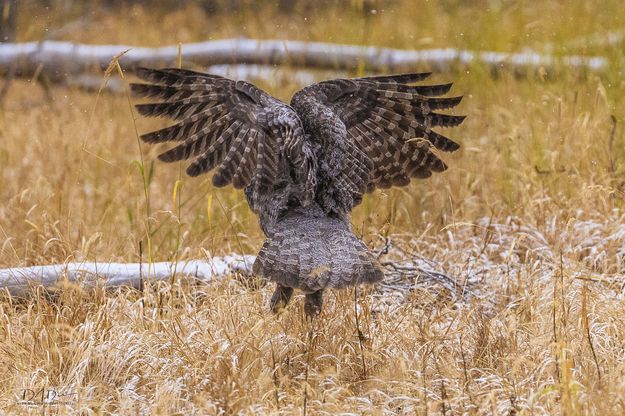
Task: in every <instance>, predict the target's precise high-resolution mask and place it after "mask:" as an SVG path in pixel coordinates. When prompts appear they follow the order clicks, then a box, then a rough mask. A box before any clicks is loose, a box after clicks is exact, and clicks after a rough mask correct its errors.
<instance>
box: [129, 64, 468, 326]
mask: <svg viewBox="0 0 625 416" xmlns="http://www.w3.org/2000/svg"><path fill="white" fill-rule="evenodd" d="M136 74H137V76H138V77H139V78H140V79H142V80H143V81H144V82H143V83H135V84H131V90H132V92H133V93H134V94H135V96H138V97H142V98H146V99H148V101H150V100H151V102H149V103H144V104H138V105H137V106H136V108H137V111H138V112H139V113H140V114H142V115H143V116H146V117H168V118H169V119H171V120H174V121H175V124H172V125H171V126H169V127H166V128H163V129H160V130H157V131H153V132H150V133H146V134H143V135H142V136H141V139H142V140H143V141H144V142H147V143H164V142H172V143H174V144H175V146H173V147H172V148H170V149H169V150H167V151H165V152H164V153H162V154H160V155H159V156H158V158H159V159H160V160H162V161H164V162H175V161H180V160H184V159H190V160H191V162H190V164H189V165H188V168H187V170H186V172H187V174H188V175H190V176H198V175H202V174H204V173H208V172H212V183H213V185H214V186H216V187H223V186H226V185H229V184H232V186H234V187H235V188H237V189H243V190H244V193H245V197H246V199H247V203H248V205H249V207H250V209H251V210H252V211H253V212H254V213H256V214H257V215H258V218H259V222H260V226H261V228H262V230H263V232H264V234H265V236H266V240H265V242H264V244H263V246H262V248H261V250H260V253H259V254H258V256H257V259H256V261H255V263H254V266H253V271H254V273H255V274H258V275H260V276H263V277H265V278H266V279H268V280H270V281H273V282H275V283H276V289H275V292H274V293H273V296H272V298H271V302H270V308H271V310H272V311H274V312H277V311H279V310H281V309H282V308H284V307H285V306H286V305H287V304H288V303H289V300H290V299H291V297H292V295H293V292H294V289H298V290H301V291H303V292H304V294H305V301H304V311H305V313H306V315H307V316H309V317H314V316H315V315H317V314H318V313H319V312H320V311H321V309H322V304H323V292H324V290H326V289H328V288H335V289H340V288H345V287H348V286H353V285H357V284H367V283H368V284H371V283H375V282H378V281H380V280H381V279H382V278H383V272H382V270H381V268H380V266H379V264H377V260H376V259H375V258H374V256H373V255H372V253H371V252H370V251H369V250H368V248H367V246H366V245H365V244H364V243H363V242H362V241H361V240H360V239H359V238H358V237H357V236H356V235H355V234H354V233H353V232H352V229H351V226H350V214H351V211H352V209H353V208H354V207H355V206H357V205H358V204H359V203H360V202H361V201H362V197H363V195H364V194H365V193H367V192H371V191H373V190H374V189H377V188H389V187H392V186H405V185H408V184H409V183H410V181H411V179H413V178H427V177H429V176H431V175H432V173H433V172H442V171H444V170H445V169H447V166H446V165H445V163H444V162H443V161H442V160H441V159H440V158H439V156H438V154H437V150H439V151H443V152H451V151H454V150H456V149H458V148H459V145H458V144H457V143H456V142H454V141H452V140H451V139H449V138H447V137H445V136H444V135H442V134H440V133H438V132H435V131H433V130H432V128H434V127H449V126H457V125H459V124H460V123H462V121H463V120H464V116H457V115H449V114H442V113H440V112H439V111H440V110H446V109H450V108H452V107H455V106H456V105H457V104H458V103H459V102H460V100H461V99H462V97H445V95H446V94H447V93H448V92H449V90H450V88H451V84H442V85H415V84H417V83H418V82H420V81H423V80H424V79H425V78H427V77H428V76H429V75H430V73H411V74H401V75H382V76H370V77H362V78H352V79H333V80H328V81H322V82H319V83H316V84H313V85H310V86H307V87H305V88H303V89H301V90H300V91H298V92H296V93H295V94H294V95H293V97H292V99H291V103H290V105H287V104H286V103H284V102H282V101H280V100H278V99H276V98H274V97H272V96H271V95H269V94H267V93H266V92H264V91H262V90H261V89H259V88H257V87H256V86H254V85H252V84H250V83H248V82H245V81H235V80H231V79H228V78H224V77H221V76H217V75H210V74H206V73H201V72H194V71H190V70H185V69H146V68H138V69H137V71H136Z"/></svg>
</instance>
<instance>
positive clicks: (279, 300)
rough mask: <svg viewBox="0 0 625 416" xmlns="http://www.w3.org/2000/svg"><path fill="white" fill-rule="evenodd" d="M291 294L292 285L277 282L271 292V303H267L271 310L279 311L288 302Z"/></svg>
mask: <svg viewBox="0 0 625 416" xmlns="http://www.w3.org/2000/svg"><path fill="white" fill-rule="evenodd" d="M291 296H293V288H292V287H286V286H282V285H280V284H278V285H277V286H276V290H275V291H274V292H273V296H271V303H270V304H269V307H270V308H271V312H273V313H278V312H280V311H281V310H282V309H283V308H285V307H286V305H287V304H288V303H289V301H290V300H291Z"/></svg>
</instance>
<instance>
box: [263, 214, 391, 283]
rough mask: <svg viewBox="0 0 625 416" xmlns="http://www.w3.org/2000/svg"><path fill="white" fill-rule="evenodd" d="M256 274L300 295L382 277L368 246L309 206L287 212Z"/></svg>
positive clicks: (344, 226) (266, 246)
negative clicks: (298, 291) (293, 289)
mask: <svg viewBox="0 0 625 416" xmlns="http://www.w3.org/2000/svg"><path fill="white" fill-rule="evenodd" d="M253 270H254V273H255V274H258V275H261V276H269V277H270V278H271V280H273V281H275V282H276V283H278V284H279V285H282V286H286V287H293V288H298V289H300V290H302V291H303V292H304V293H313V292H316V291H318V290H323V289H327V288H334V289H341V288H344V287H347V286H353V285H355V284H357V283H375V282H378V281H380V280H382V278H383V274H382V271H381V270H380V268H379V265H378V264H377V260H376V259H375V258H374V257H373V256H372V255H371V254H370V252H369V250H368V249H367V246H366V245H365V244H364V243H363V242H362V241H361V240H359V239H358V238H357V237H356V236H355V235H354V233H352V231H351V230H350V228H349V223H348V222H346V221H343V220H341V219H340V218H333V217H328V216H327V215H326V214H325V212H324V211H323V210H322V209H321V207H320V206H319V205H317V204H316V203H313V204H311V205H309V206H307V207H305V208H303V207H298V208H295V209H293V210H290V211H289V212H288V213H286V214H285V215H284V216H283V217H282V218H281V219H280V221H279V222H278V224H277V226H276V231H275V233H274V235H273V237H272V238H269V239H267V241H265V244H264V245H263V247H262V248H261V250H260V253H259V254H258V256H257V258H256V262H255V263H254V268H253Z"/></svg>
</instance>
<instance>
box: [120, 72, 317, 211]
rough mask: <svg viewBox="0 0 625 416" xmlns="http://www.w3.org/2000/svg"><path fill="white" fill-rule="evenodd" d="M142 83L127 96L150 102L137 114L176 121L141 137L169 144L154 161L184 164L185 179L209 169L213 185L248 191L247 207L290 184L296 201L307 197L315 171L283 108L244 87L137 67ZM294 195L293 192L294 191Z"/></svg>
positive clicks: (294, 121)
mask: <svg viewBox="0 0 625 416" xmlns="http://www.w3.org/2000/svg"><path fill="white" fill-rule="evenodd" d="M136 74H137V75H138V77H139V78H141V79H142V80H143V81H145V83H142V84H131V88H132V92H133V93H134V95H136V96H139V97H145V98H149V99H152V100H155V101H156V102H149V103H146V104H138V105H137V106H136V108H137V110H138V111H139V113H140V114H142V115H144V116H147V117H167V118H170V119H172V120H175V121H177V123H176V124H173V125H171V126H169V127H166V128H163V129H160V130H157V131H154V132H151V133H146V134H143V135H142V136H141V139H142V140H143V141H145V142H147V143H165V142H173V143H176V144H177V145H176V146H175V147H173V148H171V149H169V150H167V151H166V152H164V153H162V154H160V155H159V156H158V157H159V159H160V160H162V161H165V162H173V161H179V160H184V159H192V162H191V164H190V165H189V167H188V168H187V173H188V174H189V175H190V176H198V175H200V174H203V173H206V172H209V171H212V170H214V174H213V184H214V185H215V186H218V187H222V186H225V185H228V184H232V185H233V186H234V187H235V188H244V187H247V186H250V185H251V187H250V190H251V193H250V195H251V200H250V197H248V202H250V203H251V205H252V206H251V208H252V209H255V206H256V205H257V203H258V201H259V200H260V198H261V197H262V195H263V194H266V193H267V190H270V189H272V188H273V187H280V186H284V182H285V181H292V182H294V184H295V185H297V188H296V189H297V190H298V191H297V195H295V197H297V198H298V199H300V200H301V201H302V202H307V201H309V200H311V199H312V198H313V196H314V181H315V166H314V160H313V159H312V158H313V155H312V151H311V150H310V149H309V148H308V144H307V143H306V141H305V136H304V132H303V129H302V126H301V122H300V120H299V117H298V116H297V114H296V113H295V111H293V109H292V108H290V107H289V106H288V105H286V104H285V103H283V102H282V101H280V100H278V99H276V98H274V97H272V96H270V95H269V94H267V93H266V92H264V91H262V90H261V89H259V88H257V87H256V86H254V85H252V84H250V83H248V82H245V81H234V80H231V79H228V78H224V77H220V76H216V75H210V74H205V73H200V72H194V71H189V70H184V69H171V68H168V69H146V68H138V69H137V71H136ZM294 189H295V188H294Z"/></svg>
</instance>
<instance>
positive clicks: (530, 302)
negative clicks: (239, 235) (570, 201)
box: [0, 212, 625, 414]
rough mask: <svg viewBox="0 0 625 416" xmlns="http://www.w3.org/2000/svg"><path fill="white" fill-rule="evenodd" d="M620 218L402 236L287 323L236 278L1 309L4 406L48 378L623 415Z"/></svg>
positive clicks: (211, 395) (261, 292)
mask: <svg viewBox="0 0 625 416" xmlns="http://www.w3.org/2000/svg"><path fill="white" fill-rule="evenodd" d="M622 223H623V222H622V216H621V215H620V214H619V213H618V212H614V213H613V217H611V218H605V219H603V220H600V219H598V218H593V217H592V216H589V215H587V216H585V217H582V216H580V218H575V219H571V218H568V219H567V220H566V221H565V220H563V218H558V217H555V218H550V219H548V220H546V221H544V222H543V223H541V224H538V225H537V224H532V223H530V222H528V221H526V220H524V219H522V218H519V217H507V218H503V219H501V220H499V221H497V220H496V219H491V218H484V219H482V220H479V221H477V222H475V223H474V224H471V225H467V224H463V225H458V226H457V227H451V228H449V232H448V233H439V234H436V235H434V236H431V237H423V238H422V239H420V240H414V239H407V238H405V237H403V236H396V237H394V238H393V237H392V238H391V240H392V245H391V248H390V250H389V252H388V254H387V255H385V256H384V257H383V258H382V259H383V262H387V264H390V263H389V262H392V264H393V265H394V266H389V267H391V269H393V270H389V276H388V279H387V280H386V281H385V282H384V283H383V284H380V285H378V286H377V287H376V288H373V289H368V290H364V291H359V292H358V293H357V294H356V295H357V297H356V298H355V297H354V292H353V291H332V292H330V293H329V295H328V296H327V299H326V302H327V308H326V309H325V310H324V312H323V314H322V315H321V317H320V318H319V319H318V320H316V321H314V322H312V323H311V322H308V321H306V320H305V319H304V317H303V313H302V311H301V303H302V302H301V299H295V301H294V302H293V305H292V306H290V307H289V308H287V309H286V311H284V312H283V313H282V314H281V315H278V316H273V315H271V314H269V313H268V312H267V303H268V300H269V297H270V294H271V288H269V287H260V286H249V285H241V284H237V283H235V280H233V279H232V278H226V279H223V280H215V281H212V282H207V283H204V284H200V285H197V284H196V285H188V284H187V283H186V282H185V280H184V279H181V280H179V281H177V282H176V283H175V284H174V285H173V286H171V285H169V284H168V283H164V284H163V285H161V286H159V287H155V288H153V289H152V290H148V291H146V293H144V295H143V296H139V295H138V292H136V291H131V290H117V291H115V292H102V291H100V290H99V289H95V293H94V291H90V292H83V291H82V290H80V289H77V288H73V289H72V288H70V289H68V290H66V291H64V292H63V293H61V294H59V296H58V298H55V299H46V298H44V297H38V298H35V299H32V300H30V301H27V302H26V305H31V306H28V307H26V305H25V306H22V307H19V306H16V307H12V308H7V307H6V306H3V309H4V311H5V318H4V319H5V324H4V328H5V334H6V338H5V339H6V341H5V342H4V344H3V351H4V354H3V355H2V357H1V358H0V364H2V368H7V369H11V370H10V371H11V375H8V374H5V378H6V379H7V380H9V381H8V384H9V386H8V387H9V388H8V390H7V391H8V392H9V393H4V394H3V395H2V396H0V399H1V400H2V402H3V404H4V405H6V406H8V407H7V408H8V409H12V407H11V406H16V405H15V404H14V403H13V401H12V399H11V397H12V396H11V393H10V392H11V391H15V390H19V389H20V388H24V387H27V386H28V387H29V388H30V387H35V386H40V385H42V383H48V384H51V385H55V386H59V388H60V387H63V388H66V389H69V390H72V391H76V392H78V394H79V396H80V400H79V401H77V402H76V403H74V404H72V405H70V406H69V409H71V410H79V409H87V408H94V407H95V408H98V409H102V410H104V409H107V411H112V412H114V413H115V412H117V413H127V412H139V413H144V414H149V413H155V412H162V413H168V412H173V411H180V410H181V409H184V410H185V413H188V414H205V413H207V412H208V413H220V412H223V413H247V414H270V413H276V412H282V413H285V414H289V413H293V412H300V411H301V409H302V407H303V406H304V400H305V401H306V406H307V408H308V411H310V412H311V413H316V414H324V413H326V414H334V413H337V412H343V413H345V414H361V413H365V414H366V413H372V412H375V411H381V412H382V413H383V414H398V413H399V414H402V413H415V412H417V413H424V412H425V411H426V410H427V412H430V413H432V412H438V413H446V414H462V413H474V414H510V413H514V412H524V411H525V412H529V413H535V414H548V413H553V412H558V411H560V410H561V409H563V408H565V407H567V408H569V409H573V413H575V411H581V410H583V409H585V408H588V406H592V407H593V409H596V410H597V411H600V410H601V409H612V408H614V406H616V407H618V406H619V404H618V401H617V400H616V399H615V398H616V397H619V392H620V391H621V390H620V389H621V388H622V387H621V386H620V384H619V383H611V382H610V380H612V379H614V378H618V377H620V376H619V374H621V372H622V371H623V370H624V368H625V367H623V363H625V348H623V346H622V345H621V343H620V342H619V341H618V340H619V339H622V338H623V337H625V322H624V321H623V319H622V317H623V316H625V308H624V306H623V299H622V298H623V293H622V278H621V277H620V276H622V273H623V267H624V265H623V262H622V248H623V246H624V245H625V238H624V236H625V233H624V232H623V225H622ZM589 247H594V248H596V249H595V250H592V249H588V248H589ZM597 257H599V259H597ZM399 260H401V261H399ZM619 282H620V285H619ZM584 286H586V288H587V289H586V292H583V287H584ZM584 293H586V294H584ZM35 296H36V297H37V296H40V295H37V294H36V295H35ZM5 305H6V304H5ZM34 305H37V306H36V307H35V306H34ZM582 305H584V306H582ZM356 312H357V313H358V326H357V325H356V322H357V321H356V315H355V313H356ZM584 317H585V318H584ZM585 320H586V321H587V322H588V331H587V330H586V329H585V326H584V325H585V324H583V322H585ZM593 351H594V354H593ZM26 362H29V363H32V365H28V366H24V364H23V363H26ZM16 363H22V364H19V365H20V366H21V367H20V368H21V369H19V371H13V369H15V365H16ZM610 398H612V399H610Z"/></svg>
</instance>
